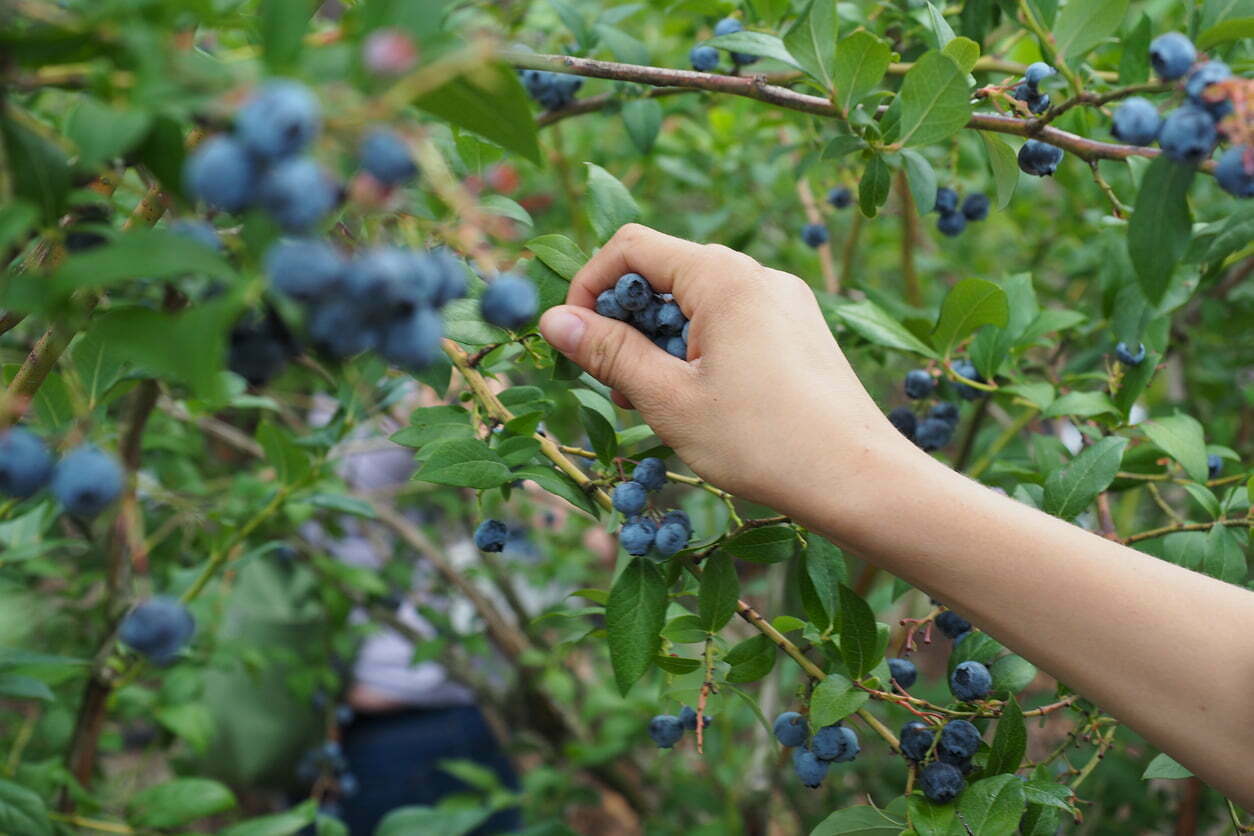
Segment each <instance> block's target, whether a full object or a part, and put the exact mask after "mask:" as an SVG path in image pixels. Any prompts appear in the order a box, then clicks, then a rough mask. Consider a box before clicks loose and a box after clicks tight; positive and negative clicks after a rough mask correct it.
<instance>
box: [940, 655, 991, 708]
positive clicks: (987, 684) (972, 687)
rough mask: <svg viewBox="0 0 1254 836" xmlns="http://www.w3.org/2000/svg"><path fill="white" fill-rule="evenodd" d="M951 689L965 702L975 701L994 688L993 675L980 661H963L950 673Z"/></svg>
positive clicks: (956, 696) (955, 695)
mask: <svg viewBox="0 0 1254 836" xmlns="http://www.w3.org/2000/svg"><path fill="white" fill-rule="evenodd" d="M949 690H950V692H951V693H952V694H953V695H954V697H955V698H957V699H959V700H962V701H963V702H974V701H975V700H979V699H983V698H984V697H986V696H988V693H989V691H991V690H993V677H992V675H990V674H989V672H988V668H986V667H984V665H982V664H980V663H979V662H963V663H961V664H959V665H958V667H956V668H954V672H953V673H952V674H950V675H949Z"/></svg>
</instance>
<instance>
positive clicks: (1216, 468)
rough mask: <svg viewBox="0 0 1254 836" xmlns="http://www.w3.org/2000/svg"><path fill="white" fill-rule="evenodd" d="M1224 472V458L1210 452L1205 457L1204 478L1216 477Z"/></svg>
mask: <svg viewBox="0 0 1254 836" xmlns="http://www.w3.org/2000/svg"><path fill="white" fill-rule="evenodd" d="M1223 472H1224V460H1223V459H1221V458H1220V457H1219V456H1217V455H1215V454H1214V453H1211V454H1210V455H1209V456H1207V457H1206V478H1207V479H1218V478H1219V474H1221V473H1223Z"/></svg>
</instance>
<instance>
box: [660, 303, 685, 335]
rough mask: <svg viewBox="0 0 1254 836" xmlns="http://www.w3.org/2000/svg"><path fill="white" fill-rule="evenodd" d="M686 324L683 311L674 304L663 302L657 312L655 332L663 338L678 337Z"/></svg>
mask: <svg viewBox="0 0 1254 836" xmlns="http://www.w3.org/2000/svg"><path fill="white" fill-rule="evenodd" d="M687 322H688V318H687V317H686V316H684V312H683V310H682V309H681V308H680V307H679V305H677V304H676V303H674V302H663V303H662V306H661V307H659V308H658V310H657V332H658V334H659V335H661V336H663V337H678V336H679V335H680V334H681V333H682V332H683V330H684V325H686V324H687Z"/></svg>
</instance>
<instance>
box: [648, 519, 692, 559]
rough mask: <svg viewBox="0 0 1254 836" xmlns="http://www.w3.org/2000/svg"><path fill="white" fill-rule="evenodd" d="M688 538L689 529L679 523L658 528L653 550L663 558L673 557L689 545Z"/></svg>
mask: <svg viewBox="0 0 1254 836" xmlns="http://www.w3.org/2000/svg"><path fill="white" fill-rule="evenodd" d="M688 536H689V532H688V529H686V528H684V527H683V526H682V525H680V524H679V523H667V524H665V525H662V526H660V527H659V528H658V530H657V536H656V537H655V538H654V540H653V548H654V550H655V551H657V553H658V554H660V555H661V556H662V557H671V556H672V555H675V554H678V553H679V552H681V551H683V549H684V547H685V546H687V545H688Z"/></svg>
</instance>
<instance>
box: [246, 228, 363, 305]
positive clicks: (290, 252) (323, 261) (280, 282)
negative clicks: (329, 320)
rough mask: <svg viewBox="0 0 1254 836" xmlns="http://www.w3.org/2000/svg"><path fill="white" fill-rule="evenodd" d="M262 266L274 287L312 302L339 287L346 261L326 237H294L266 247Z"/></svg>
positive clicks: (295, 297) (299, 298)
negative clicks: (319, 238) (322, 238)
mask: <svg viewBox="0 0 1254 836" xmlns="http://www.w3.org/2000/svg"><path fill="white" fill-rule="evenodd" d="M265 267H266V274H267V275H268V276H269V277H270V286H271V287H273V288H274V289H275V290H277V291H279V292H280V293H283V294H285V295H287V296H290V297H292V298H293V299H297V300H299V301H301V302H313V301H316V300H318V299H323V298H325V297H326V296H328V295H330V293H331V292H332V291H334V290H335V289H336V288H338V287H339V285H340V282H341V281H342V280H343V277H344V268H345V261H344V257H343V256H342V255H340V253H339V251H338V250H336V249H335V247H332V246H331V245H330V244H328V243H327V242H325V241H320V240H318V239H315V238H293V239H287V240H284V241H280V242H279V243H277V244H275V245H274V246H272V247H270V249H269V250H267V251H266V258H265Z"/></svg>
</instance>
